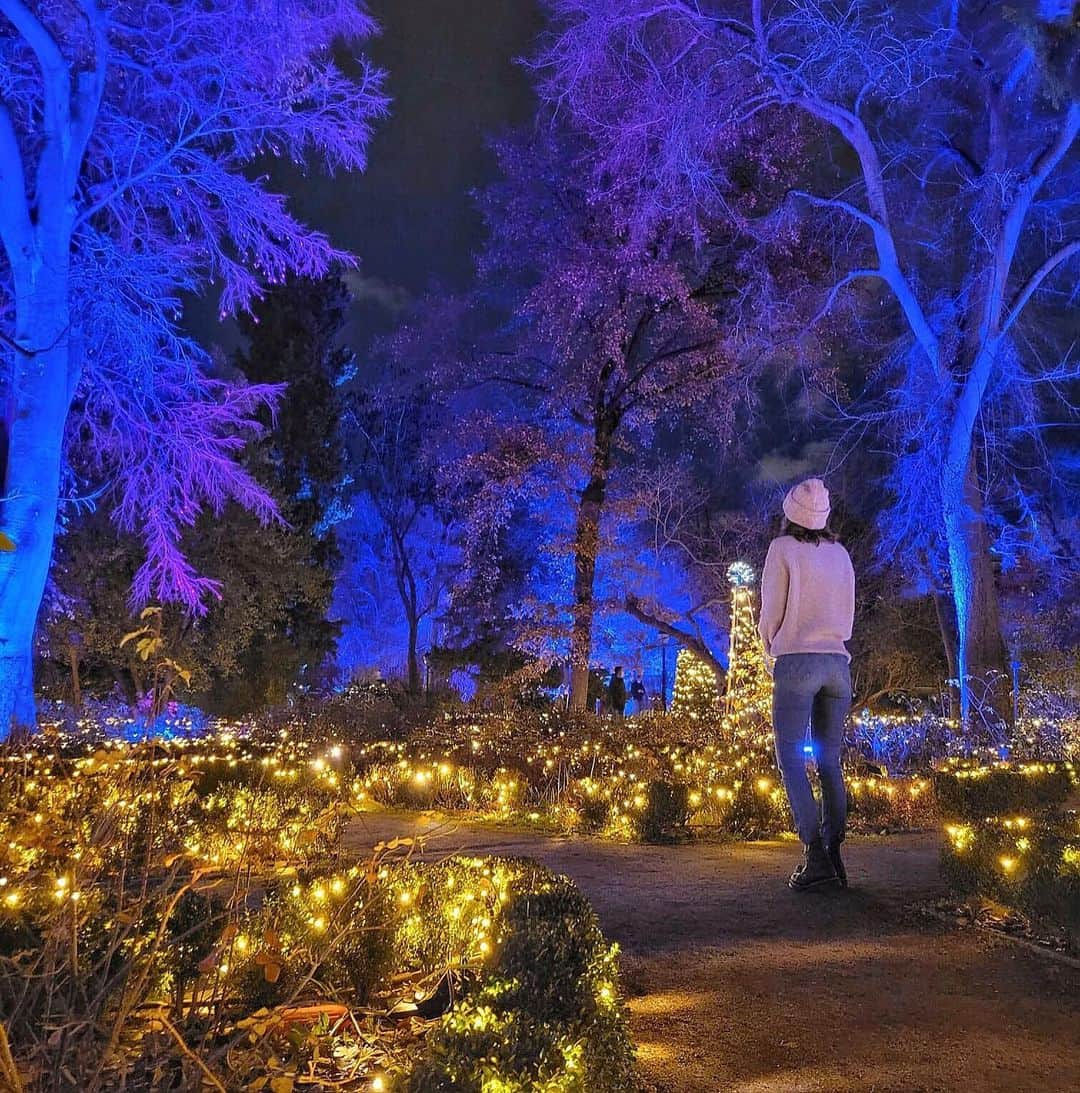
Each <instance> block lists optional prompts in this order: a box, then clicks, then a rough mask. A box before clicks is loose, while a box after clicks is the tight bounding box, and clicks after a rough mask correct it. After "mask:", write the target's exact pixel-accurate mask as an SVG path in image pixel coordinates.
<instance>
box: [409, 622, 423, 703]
mask: <svg viewBox="0 0 1080 1093" xmlns="http://www.w3.org/2000/svg"><path fill="white" fill-rule="evenodd" d="M408 621H409V694H414V695H418V694H419V693H420V657H419V655H418V653H417V651H416V650H417V646H418V645H419V643H420V619H419V618H417V615H416V612H415V611H410V612H408Z"/></svg>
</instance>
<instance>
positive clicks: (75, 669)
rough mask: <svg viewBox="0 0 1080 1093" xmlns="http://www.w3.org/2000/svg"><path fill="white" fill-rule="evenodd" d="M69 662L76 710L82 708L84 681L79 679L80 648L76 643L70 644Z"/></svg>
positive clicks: (72, 696) (72, 701)
mask: <svg viewBox="0 0 1080 1093" xmlns="http://www.w3.org/2000/svg"><path fill="white" fill-rule="evenodd" d="M68 664H69V665H70V666H71V704H72V705H73V706H74V707H75V709H76V710H81V709H82V683H81V681H80V679H79V650H78V649H77V648H76V647H75V646H74V645H69V646H68Z"/></svg>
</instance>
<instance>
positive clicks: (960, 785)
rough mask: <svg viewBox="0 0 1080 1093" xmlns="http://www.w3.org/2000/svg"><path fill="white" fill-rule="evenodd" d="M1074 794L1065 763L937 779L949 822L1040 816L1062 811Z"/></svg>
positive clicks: (961, 772) (967, 771)
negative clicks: (1066, 801) (1070, 795)
mask: <svg viewBox="0 0 1080 1093" xmlns="http://www.w3.org/2000/svg"><path fill="white" fill-rule="evenodd" d="M1071 790H1072V779H1071V777H1070V770H1069V768H1068V766H1067V765H1066V764H1064V763H1057V764H1055V763H1032V764H1022V765H1019V766H1005V765H1002V766H994V767H972V768H960V769H957V770H949V771H941V772H939V773H937V774H935V776H934V793H935V795H936V797H937V804H938V808H939V810H940V812H941V815H942V816H943V817H945V818H946V819H959V820H982V819H985V818H987V817H990V816H1006V815H1016V814H1021V815H1038V814H1040V813H1046V812H1050V811H1053V810H1054V809H1058V808H1060V807H1061V806H1062V804H1064V802H1065V800H1066V799H1067V798H1068V796H1069V793H1070V792H1071Z"/></svg>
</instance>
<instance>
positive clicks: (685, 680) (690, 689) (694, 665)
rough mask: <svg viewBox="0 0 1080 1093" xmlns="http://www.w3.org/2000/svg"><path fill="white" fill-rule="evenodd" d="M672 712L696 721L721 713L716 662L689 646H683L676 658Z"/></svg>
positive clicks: (714, 716)
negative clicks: (695, 651)
mask: <svg viewBox="0 0 1080 1093" xmlns="http://www.w3.org/2000/svg"><path fill="white" fill-rule="evenodd" d="M671 712H672V713H673V714H677V715H678V716H680V717H688V718H690V719H691V720H692V721H699V720H716V719H718V718H719V716H720V686H719V684H718V682H717V679H716V672H715V670H714V669H713V667H712V665H711V664H709V663H708V662H707V661H705V660H702V658H701V657H699V656H698V655H697V654H696V653H692V652H691V651H690V650H689V649H680V650H679V655H678V657H677V659H676V661H675V690H674V692H673V693H672V696H671Z"/></svg>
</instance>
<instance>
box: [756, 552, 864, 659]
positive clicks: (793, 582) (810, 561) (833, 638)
mask: <svg viewBox="0 0 1080 1093" xmlns="http://www.w3.org/2000/svg"><path fill="white" fill-rule="evenodd" d="M854 615H855V570H854V569H853V568H852V565H851V558H850V556H849V555H848V552H847V551H846V550H845V549H844V548H843V547H842V546H841V545H840V544H839V543H818V544H816V545H815V544H814V543H800V542H799V540H798V539H793V538H792V537H791V536H790V535H781V536H780V537H779V538H778V539H774V540H773V541H772V544H771V545H770V547H769V553H768V554H767V555H766V557H765V569H764V571H763V572H762V574H761V619H760V621H759V622H758V630H759V632H760V633H761V638H762V640H763V641H764V642H765V650H766V652H768V653H769V655H770V656H773V657H782V656H784V655H785V654H786V653H842V654H843V655H844V656H846V657H847V658H848V659H849V660H850V659H851V654H850V653H848V651H847V649H846V648H845V647H844V642H845V641H847V640H848V638H850V637H851V624H852V620H853V618H854Z"/></svg>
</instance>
